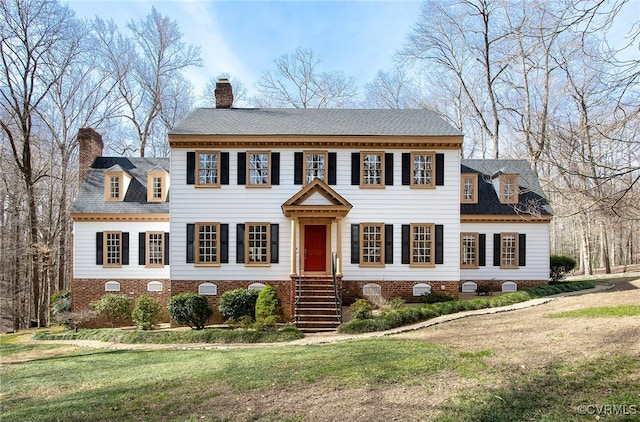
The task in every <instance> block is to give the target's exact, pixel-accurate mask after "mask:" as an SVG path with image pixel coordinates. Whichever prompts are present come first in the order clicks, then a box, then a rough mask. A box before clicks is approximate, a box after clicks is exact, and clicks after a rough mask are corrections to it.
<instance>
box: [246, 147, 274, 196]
mask: <svg viewBox="0 0 640 422" xmlns="http://www.w3.org/2000/svg"><path fill="white" fill-rule="evenodd" d="M252 155H266V156H267V183H251V156H252ZM246 168H247V175H246V179H247V180H246V182H247V183H246V184H245V187H247V188H270V187H271V151H247V164H246ZM259 170H264V169H259Z"/></svg>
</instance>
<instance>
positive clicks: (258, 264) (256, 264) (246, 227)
mask: <svg viewBox="0 0 640 422" xmlns="http://www.w3.org/2000/svg"><path fill="white" fill-rule="evenodd" d="M256 226H265V227H266V230H267V240H266V242H267V247H266V259H265V262H251V260H250V258H249V257H250V255H249V251H250V247H249V231H250V228H251V227H256ZM244 265H245V267H270V266H271V223H255V222H252V223H245V225H244Z"/></svg>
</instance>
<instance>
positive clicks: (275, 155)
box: [271, 152, 280, 185]
mask: <svg viewBox="0 0 640 422" xmlns="http://www.w3.org/2000/svg"><path fill="white" fill-rule="evenodd" d="M271 184H272V185H279V184H280V153H279V152H272V153H271Z"/></svg>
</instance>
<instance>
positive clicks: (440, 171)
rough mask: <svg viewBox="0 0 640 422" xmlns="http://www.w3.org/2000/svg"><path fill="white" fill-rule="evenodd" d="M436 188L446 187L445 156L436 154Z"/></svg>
mask: <svg viewBox="0 0 640 422" xmlns="http://www.w3.org/2000/svg"><path fill="white" fill-rule="evenodd" d="M436 186H444V154H441V153H438V154H436Z"/></svg>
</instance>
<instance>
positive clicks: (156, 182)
mask: <svg viewBox="0 0 640 422" xmlns="http://www.w3.org/2000/svg"><path fill="white" fill-rule="evenodd" d="M152 184H153V186H152V187H151V188H152V189H153V190H152V195H153V198H154V199H161V198H162V178H161V177H157V176H154V177H153V178H152Z"/></svg>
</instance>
